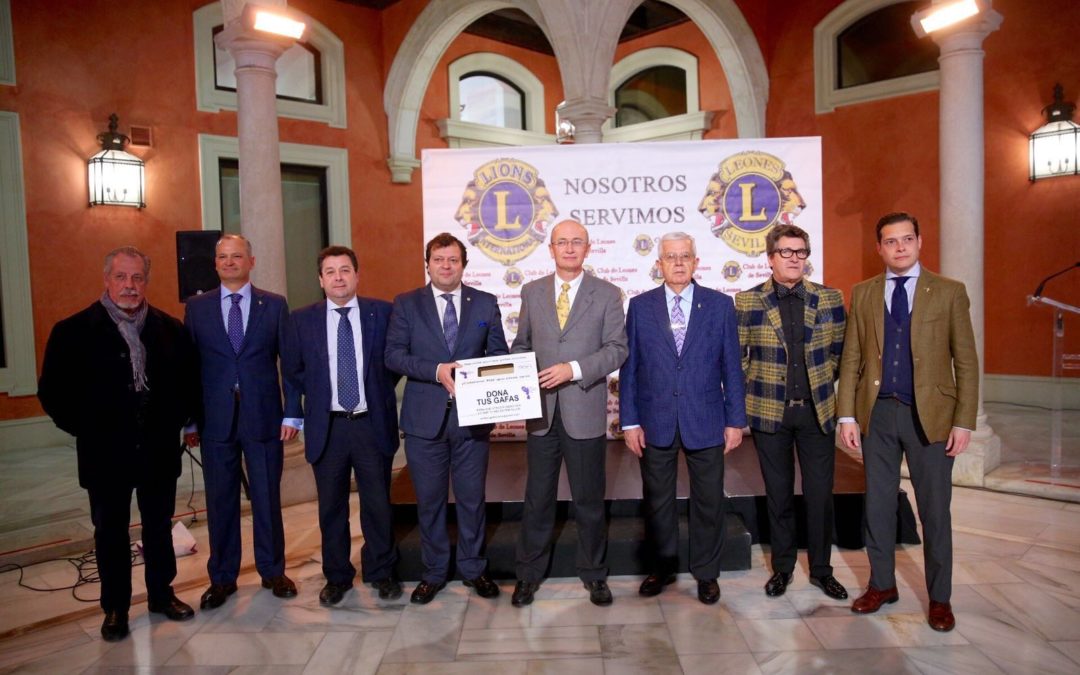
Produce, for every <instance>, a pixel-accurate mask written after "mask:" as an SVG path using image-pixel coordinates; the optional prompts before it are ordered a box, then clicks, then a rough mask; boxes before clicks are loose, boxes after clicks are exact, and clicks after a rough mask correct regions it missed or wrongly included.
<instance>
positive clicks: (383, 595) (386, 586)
mask: <svg viewBox="0 0 1080 675" xmlns="http://www.w3.org/2000/svg"><path fill="white" fill-rule="evenodd" d="M371 587H372V588H374V589H375V590H377V591H378V592H379V599H380V600H397V599H398V598H400V597H401V594H402V592H403V591H402V588H401V582H400V581H398V580H397V579H396V578H394V577H386V578H385V579H379V580H378V581H372V582H371Z"/></svg>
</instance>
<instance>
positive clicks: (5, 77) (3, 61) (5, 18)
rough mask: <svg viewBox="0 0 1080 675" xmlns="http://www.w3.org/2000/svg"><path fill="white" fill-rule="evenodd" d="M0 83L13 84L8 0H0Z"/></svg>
mask: <svg viewBox="0 0 1080 675" xmlns="http://www.w3.org/2000/svg"><path fill="white" fill-rule="evenodd" d="M0 84H10V85H12V86H15V33H14V30H13V29H12V27H11V1H10V0H0Z"/></svg>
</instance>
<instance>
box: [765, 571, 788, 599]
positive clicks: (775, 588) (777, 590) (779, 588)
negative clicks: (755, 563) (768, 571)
mask: <svg viewBox="0 0 1080 675" xmlns="http://www.w3.org/2000/svg"><path fill="white" fill-rule="evenodd" d="M791 579H792V574H791V572H777V573H775V574H773V575H772V576H771V577H769V580H768V581H766V582H765V595H767V596H769V597H770V598H779V597H780V596H781V595H783V594H784V593H785V592H786V591H787V587H788V586H790V585H791Z"/></svg>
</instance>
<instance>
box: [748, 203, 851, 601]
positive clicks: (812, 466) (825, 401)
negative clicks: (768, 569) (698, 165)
mask: <svg viewBox="0 0 1080 675" xmlns="http://www.w3.org/2000/svg"><path fill="white" fill-rule="evenodd" d="M765 252H766V254H768V257H769V267H771V268H772V276H771V277H769V279H768V280H767V281H766V282H765V283H763V284H760V285H758V286H756V287H754V288H752V289H750V290H748V291H743V292H742V293H739V294H738V295H736V296H735V308H736V312H737V314H738V317H739V342H740V344H741V345H742V368H743V372H744V373H746V383H747V384H746V388H747V392H746V409H747V414H748V415H749V416H750V431H751V432H752V433H753V435H754V445H755V446H757V452H758V460H759V463H760V464H761V476H762V478H763V479H764V480H765V498H766V503H767V505H768V511H769V540H770V549H771V553H772V567H773V575H772V576H771V577H770V578H769V580H768V581H767V582H766V583H765V594H766V595H768V596H769V597H777V596H780V595H783V594H784V592H785V591H787V587H788V585H789V584H790V583H791V581H792V578H793V577H792V574H793V572H794V570H795V559H796V556H797V554H798V536H797V530H796V525H795V454H796V453H798V455H799V469H800V472H801V474H802V492H803V500H804V502H805V504H806V536H807V549H808V557H809V559H810V583H811V584H813V585H815V586H817V587H818V588H820V589H821V590H822V591H823V592H824V593H825V595H827V596H829V597H830V598H834V599H837V600H843V599H846V598H847V596H848V595H847V590H845V589H844V587H843V585H841V584H840V582H839V581H837V580H836V577H834V576H833V568H832V565H831V564H830V558H831V554H832V538H833V537H832V533H833V494H832V489H833V473H834V468H835V466H836V447H835V446H836V442H835V431H836V390H835V388H834V385H833V383H834V382H835V381H836V374H837V371H838V369H839V366H840V353H841V352H842V351H843V347H844V321H845V314H844V297H843V296H842V295H841V294H840V291H837V290H835V289H832V288H826V287H825V286H819V285H818V284H815V283H813V282H811V281H810V280H809V279H804V278H803V275H804V274H805V272H806V260H807V258H809V257H810V235H808V234H807V233H806V232H805V231H804V230H803V229H802V228H799V227H796V226H794V225H776V226H774V227H773V229H772V230H770V231H769V234H768V235H766V237H765Z"/></svg>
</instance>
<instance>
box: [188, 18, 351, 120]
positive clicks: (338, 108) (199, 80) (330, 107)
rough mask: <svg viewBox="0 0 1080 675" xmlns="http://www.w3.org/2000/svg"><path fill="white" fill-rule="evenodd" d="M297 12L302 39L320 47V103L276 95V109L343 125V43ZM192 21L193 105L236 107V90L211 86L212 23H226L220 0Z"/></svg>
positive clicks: (283, 113)
mask: <svg viewBox="0 0 1080 675" xmlns="http://www.w3.org/2000/svg"><path fill="white" fill-rule="evenodd" d="M292 11H293V12H294V13H296V14H299V15H300V16H301V17H302V19H303V21H304V23H305V24H306V25H307V28H306V29H305V31H304V40H305V41H307V42H309V43H311V45H312V46H313V47H315V48H316V49H318V50H319V54H320V59H321V64H322V65H321V67H322V95H323V102H322V103H305V102H304V101H292V100H285V99H280V98H279V99H277V112H278V115H279V116H281V117H291V118H294V119H301V120H311V121H314V122H325V123H326V124H327V125H329V126H331V127H336V128H339V129H344V128H346V126H347V124H346V116H345V46H344V45H343V44H342V42H341V40H340V39H338V37H337V36H336V35H334V34H333V33H332V32H330V30H329V29H328V28H326V26H323V25H322V24H321V23H319V22H318V21H316V20H315V19H312V18H311V17H309V16H306V15H304V14H303V13H301V12H297V11H296V10H295V9H294V10H292ZM192 21H193V22H194V25H195V106H196V108H197V109H199V110H202V111H204V112H219V111H221V110H236V92H234V91H223V90H221V89H218V88H216V87H215V86H214V82H215V78H214V74H215V73H214V41H213V39H212V37H211V36H212V35H213V30H214V27H215V26H220V25H222V24H224V23H225V19H224V17H223V15H222V12H221V3H220V2H214V3H211V4H209V5H206V6H204V7H200V8H199V9H197V10H195V11H194V12H193V13H192Z"/></svg>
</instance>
